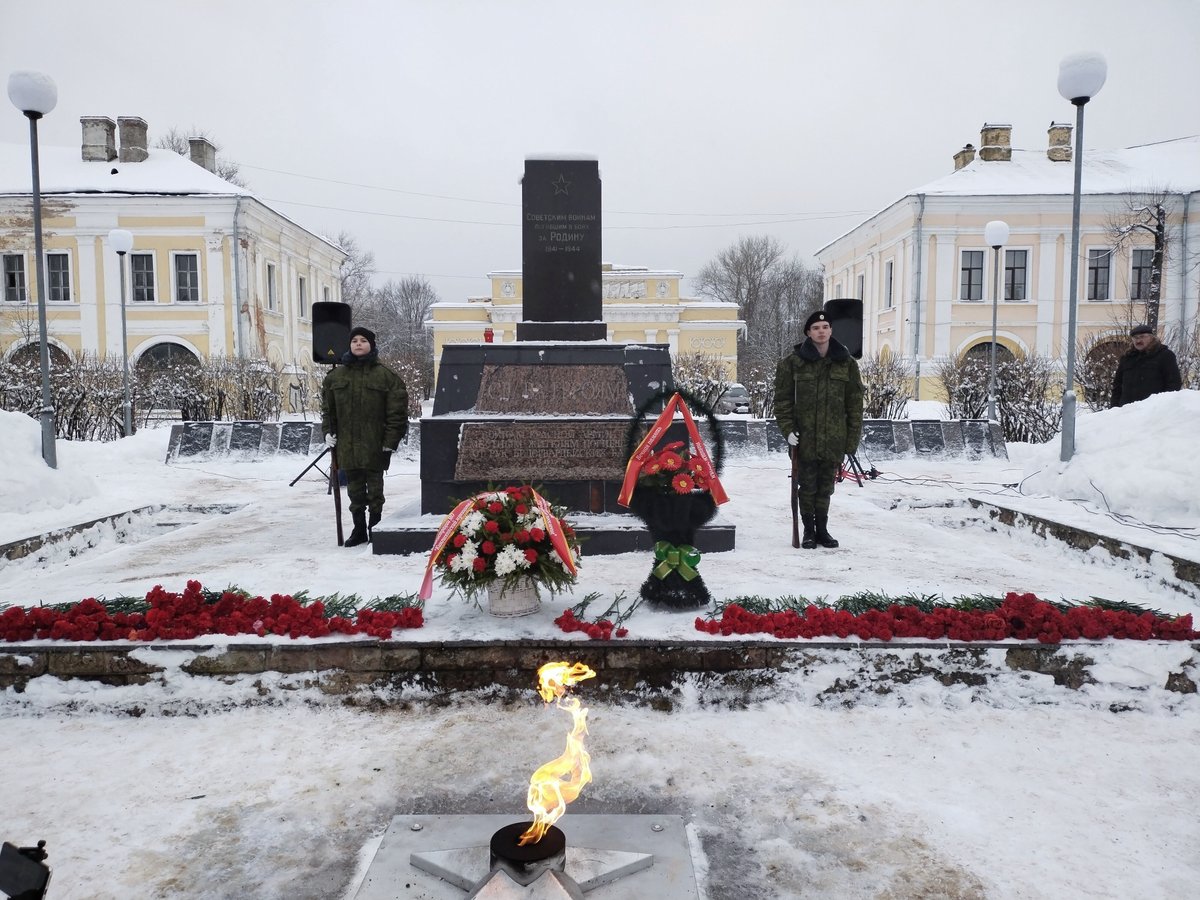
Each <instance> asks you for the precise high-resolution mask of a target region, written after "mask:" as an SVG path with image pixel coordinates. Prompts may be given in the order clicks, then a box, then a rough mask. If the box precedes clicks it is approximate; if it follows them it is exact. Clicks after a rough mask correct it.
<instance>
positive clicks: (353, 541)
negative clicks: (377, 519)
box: [342, 509, 368, 547]
mask: <svg viewBox="0 0 1200 900" xmlns="http://www.w3.org/2000/svg"><path fill="white" fill-rule="evenodd" d="M351 515H352V516H353V517H354V530H353V531H351V532H350V537H348V538H346V542H345V543H344V544H342V546H343V547H357V546H358V545H359V544H365V543H366V542H367V540H368V538H367V512H366V510H363V509H360V510H359V511H358V512H355V513H351Z"/></svg>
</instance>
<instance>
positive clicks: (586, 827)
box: [354, 662, 698, 900]
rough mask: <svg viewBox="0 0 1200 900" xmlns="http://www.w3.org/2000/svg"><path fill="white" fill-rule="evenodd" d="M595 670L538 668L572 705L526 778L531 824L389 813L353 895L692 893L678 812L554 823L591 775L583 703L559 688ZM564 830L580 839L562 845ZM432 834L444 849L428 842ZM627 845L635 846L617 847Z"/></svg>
mask: <svg viewBox="0 0 1200 900" xmlns="http://www.w3.org/2000/svg"><path fill="white" fill-rule="evenodd" d="M595 677H596V673H595V671H593V670H592V669H590V668H589V667H588V666H586V665H584V664H583V663H567V662H552V663H547V664H546V665H544V666H542V667H541V668H540V669H538V693H539V694H540V695H541V697H542V699H543V700H544V701H545V702H546V703H550V702H551V701H553V702H554V704H555V706H556V707H557V708H559V709H562V710H564V711H566V712H568V713H570V715H571V730H570V732H569V733H568V734H567V740H566V748H565V750H564V751H563V753H562V754H561V755H560V756H558V757H557V758H556V759H553V760H551V761H550V762H548V763H546V764H545V765H543V766H541V767H540V768H539V769H538V770H537V771H536V772H534V773H533V776H532V777H531V778H530V780H529V791H528V794H527V796H526V805H527V806H528V808H529V811H530V812H532V813H533V822H532V824H530V823H528V822H515V823H514V822H511V821H507V820H508V819H509V817H508V816H503V815H485V816H470V815H464V816H450V815H446V816H397V817H396V818H395V819H393V820H392V823H391V825H390V826H389V828H388V830H387V832H386V833H385V834H384V837H383V841H382V843H381V844H380V847H379V850H378V852H377V853H376V855H375V859H374V860H373V861H372V863H371V866H370V868H369V869H368V870H367V872H366V874H365V876H364V878H363V882H362V884H361V885H360V888H359V891H358V892H357V893H356V894H355V895H354V896H355V900H384V898H389V900H390V898H413V900H417V898H422V900H440V898H451V897H453V898H462V897H463V892H464V891H465V892H466V900H510V898H511V900H562V898H576V900H579V898H582V897H583V896H584V895H585V894H587V895H590V897H594V898H595V900H635V898H639V900H640V898H646V897H656V898H660V900H695V898H697V897H698V892H697V890H696V884H695V875H694V873H693V871H692V865H691V857H690V854H689V853H688V848H687V836H686V833H685V831H684V825H683V820H682V818H681V817H679V816H646V815H583V816H572V817H570V827H567V828H565V831H564V830H563V829H559V828H558V827H556V825H555V823H556V822H557V821H558V820H559V819H560V818H561V817H562V815H563V813H565V812H566V808H567V804H568V803H570V802H571V801H572V800H574V799H576V798H577V797H578V796H579V794H580V792H581V791H582V790H583V788H584V786H585V785H587V784H588V783H589V782H591V780H592V773H591V765H590V763H591V757H590V755H589V754H588V752H587V750H586V749H584V744H583V739H584V736H585V735H586V734H587V714H588V710H587V707H584V706H583V705H582V704H581V703H580V701H579V700H578V698H576V697H573V696H569V695H568V693H567V691H568V690H569V689H570V688H572V687H574V686H575V685H577V684H578V683H579V682H581V681H585V680H587V679H589V678H595ZM506 821H507V824H502V827H500V828H499V829H498V830H496V831H495V832H494V833H493V834H492V837H491V841H490V844H488V845H487V846H484V845H482V844H478V843H474V842H475V841H478V837H479V835H480V833H481V832H482V833H486V832H485V831H483V829H484V828H485V827H489V826H491V827H494V826H495V825H497V824H501V823H504V822H506ZM568 833H569V834H570V835H571V837H572V838H573V839H574V843H575V844H577V845H578V846H575V845H572V846H568V841H567V834H568ZM434 842H438V843H440V844H441V848H442V849H434V847H433V846H431V844H434ZM629 845H635V846H637V847H638V849H637V850H628V849H625V847H627V846H629ZM404 850H408V851H409V852H408V853H407V854H405V853H404V852H403V851H404ZM404 856H407V862H408V865H407V866H402V860H403V859H404ZM414 870H415V871H414ZM427 876H432V878H430V877H427ZM633 876H636V877H633Z"/></svg>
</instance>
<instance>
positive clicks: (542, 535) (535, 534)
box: [529, 528, 546, 544]
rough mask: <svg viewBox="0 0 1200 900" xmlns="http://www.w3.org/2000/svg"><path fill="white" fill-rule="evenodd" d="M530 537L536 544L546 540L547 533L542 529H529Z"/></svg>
mask: <svg viewBox="0 0 1200 900" xmlns="http://www.w3.org/2000/svg"><path fill="white" fill-rule="evenodd" d="M529 537H530V539H531V540H532V541H533V542H534V543H535V544H536V543H538V542H540V541H544V540H545V539H546V532H544V531H542V529H540V528H531V529H529Z"/></svg>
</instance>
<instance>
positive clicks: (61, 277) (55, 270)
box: [46, 253, 71, 303]
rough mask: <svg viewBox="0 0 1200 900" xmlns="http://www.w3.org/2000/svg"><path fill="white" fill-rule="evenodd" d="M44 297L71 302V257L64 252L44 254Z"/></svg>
mask: <svg viewBox="0 0 1200 900" xmlns="http://www.w3.org/2000/svg"><path fill="white" fill-rule="evenodd" d="M46 299H47V300H50V301H51V302H54V303H70V302H71V257H69V256H67V254H65V253H47V254H46Z"/></svg>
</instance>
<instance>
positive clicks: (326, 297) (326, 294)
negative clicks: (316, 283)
mask: <svg viewBox="0 0 1200 900" xmlns="http://www.w3.org/2000/svg"><path fill="white" fill-rule="evenodd" d="M321 299H322V300H324V301H325V302H326V303H328V302H329V286H328V285H326V286H325V287H323V288H321Z"/></svg>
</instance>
